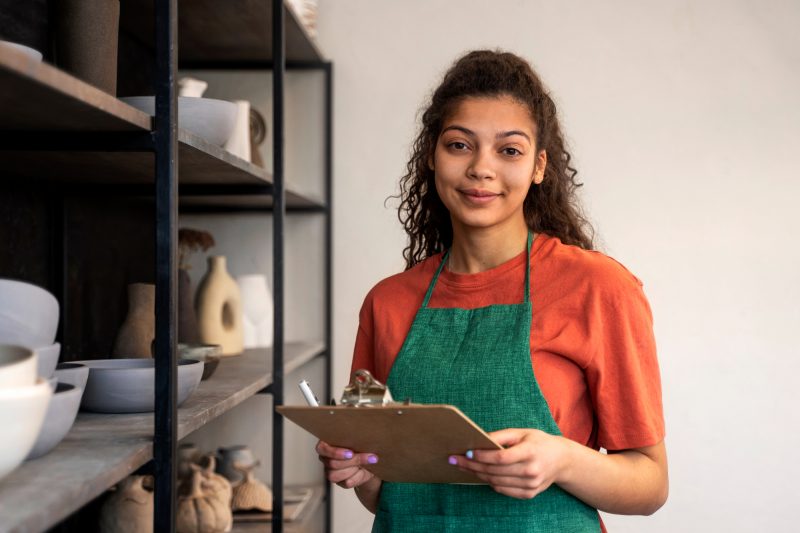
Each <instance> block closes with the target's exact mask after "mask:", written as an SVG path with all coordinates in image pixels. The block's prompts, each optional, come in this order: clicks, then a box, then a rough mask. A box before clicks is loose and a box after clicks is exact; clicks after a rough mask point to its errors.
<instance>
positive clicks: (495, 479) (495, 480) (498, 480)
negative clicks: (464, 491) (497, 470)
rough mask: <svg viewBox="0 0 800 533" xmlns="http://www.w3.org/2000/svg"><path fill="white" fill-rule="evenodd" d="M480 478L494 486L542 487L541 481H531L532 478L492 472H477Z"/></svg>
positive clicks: (533, 488) (514, 487)
mask: <svg viewBox="0 0 800 533" xmlns="http://www.w3.org/2000/svg"><path fill="white" fill-rule="evenodd" d="M476 475H477V476H478V478H479V479H481V480H483V481H485V482H486V483H488V484H489V485H491V486H492V487H506V488H513V489H527V490H537V489H540V488H541V484H540V483H536V482H534V481H531V479H530V478H523V477H518V476H496V475H492V474H476Z"/></svg>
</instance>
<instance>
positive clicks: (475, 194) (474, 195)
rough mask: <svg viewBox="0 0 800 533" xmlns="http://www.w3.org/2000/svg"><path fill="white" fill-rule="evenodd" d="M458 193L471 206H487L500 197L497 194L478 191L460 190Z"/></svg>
mask: <svg viewBox="0 0 800 533" xmlns="http://www.w3.org/2000/svg"><path fill="white" fill-rule="evenodd" d="M458 192H459V193H461V195H462V196H463V197H464V198H465V199H466V200H467V201H468V202H471V203H473V204H487V203H489V202H491V201H492V200H494V199H495V198H497V197H498V196H500V194H499V193H496V192H491V191H484V190H479V189H460V190H459V191H458Z"/></svg>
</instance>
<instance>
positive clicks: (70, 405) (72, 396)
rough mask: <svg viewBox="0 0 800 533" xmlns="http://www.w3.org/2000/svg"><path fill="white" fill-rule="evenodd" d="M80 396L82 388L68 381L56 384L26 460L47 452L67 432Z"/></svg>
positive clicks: (72, 422)
mask: <svg viewBox="0 0 800 533" xmlns="http://www.w3.org/2000/svg"><path fill="white" fill-rule="evenodd" d="M81 396H83V389H79V388H77V387H75V386H74V385H70V384H69V383H59V384H58V387H57V388H56V391H55V394H53V398H52V399H51V400H50V404H49V405H48V407H47V413H46V414H45V416H44V423H43V424H42V429H41V431H39V436H38V437H37V438H36V443H35V444H34V445H33V449H32V450H31V451H30V453H29V454H28V457H27V458H26V460H28V459H36V458H37V457H41V456H42V455H44V454H46V453H48V452H49V451H50V450H52V449H53V448H55V447H56V446H57V445H58V443H59V442H61V441H62V439H63V438H64V437H65V436H66V435H67V433H69V430H70V428H71V427H72V424H74V423H75V417H76V416H77V415H78V408H79V407H80V405H81Z"/></svg>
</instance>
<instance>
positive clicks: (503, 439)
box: [489, 428, 528, 446]
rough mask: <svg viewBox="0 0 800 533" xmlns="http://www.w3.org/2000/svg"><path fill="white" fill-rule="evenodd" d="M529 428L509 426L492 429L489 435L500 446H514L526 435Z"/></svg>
mask: <svg viewBox="0 0 800 533" xmlns="http://www.w3.org/2000/svg"><path fill="white" fill-rule="evenodd" d="M527 431H528V430H527V429H520V428H508V429H501V430H499V431H492V432H491V433H489V436H490V437H491V438H492V440H493V441H495V442H496V443H497V444H499V445H500V446H513V445H514V444H516V443H518V442H519V441H521V440H522V439H523V437H525V433H526V432H527Z"/></svg>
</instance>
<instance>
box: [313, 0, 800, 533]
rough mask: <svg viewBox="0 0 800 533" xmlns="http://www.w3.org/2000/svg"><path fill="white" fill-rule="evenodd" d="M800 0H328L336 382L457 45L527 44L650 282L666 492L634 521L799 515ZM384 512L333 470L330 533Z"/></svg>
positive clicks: (325, 40)
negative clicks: (661, 503) (420, 133)
mask: <svg viewBox="0 0 800 533" xmlns="http://www.w3.org/2000/svg"><path fill="white" fill-rule="evenodd" d="M798 23H800V3H798V2H796V1H794V0H784V1H780V0H767V1H762V2H758V3H756V2H752V1H745V0H726V1H723V0H716V1H714V0H703V1H689V0H673V1H669V2H664V1H658V2H656V1H645V2H641V1H634V0H627V1H623V0H614V1H606V2H600V3H598V2H589V1H584V2H579V1H575V0H570V1H561V2H545V1H540V0H537V1H522V0H493V1H492V2H488V1H477V0H461V1H459V2H455V1H447V0H403V1H402V2H400V1H391V0H322V1H321V2H320V14H319V23H318V27H319V41H320V45H321V47H322V49H323V50H324V51H325V53H326V54H328V56H329V57H330V59H332V60H333V62H334V74H335V132H334V140H335V184H336V185H335V190H334V202H335V204H334V208H335V215H334V223H335V228H334V229H335V248H334V250H335V252H334V253H335V262H334V265H335V284H334V285H335V287H334V289H335V292H334V302H335V307H334V312H335V335H334V338H335V342H334V348H335V354H336V356H337V359H336V373H335V376H334V378H335V387H336V388H340V387H342V386H343V385H344V384H345V382H346V380H347V374H348V371H349V358H350V354H351V351H352V346H353V339H354V335H355V332H356V327H357V313H358V309H359V307H360V305H361V301H362V298H363V297H364V295H365V294H366V292H367V291H368V290H369V288H370V287H371V286H372V285H373V284H374V283H375V282H376V281H378V280H379V279H381V278H383V277H385V276H387V275H389V274H392V273H394V272H397V271H399V270H401V269H402V266H403V263H402V258H401V250H402V248H403V245H404V242H405V241H404V235H403V234H402V231H401V228H400V225H399V223H398V222H397V219H396V214H395V211H394V209H393V208H394V206H396V202H392V203H390V205H389V207H388V208H384V205H383V201H384V199H385V198H386V197H387V196H389V195H391V194H394V193H395V192H396V190H397V186H396V184H397V180H398V178H399V176H400V175H401V174H402V173H403V167H404V164H405V161H406V157H407V155H408V149H409V144H410V141H411V138H412V135H413V132H414V131H415V127H416V126H415V117H416V112H417V110H418V109H419V107H420V105H421V104H422V103H423V101H424V98H425V96H426V95H427V94H428V93H429V91H430V90H431V89H432V88H433V87H434V85H435V84H436V82H437V81H438V79H439V77H440V76H441V74H442V72H443V70H444V69H445V68H447V66H448V65H449V64H450V63H451V62H452V61H453V60H454V59H455V58H456V57H457V56H458V55H460V54H461V53H462V52H464V51H466V50H468V49H472V48H478V47H502V48H506V49H509V50H512V51H515V52H517V53H520V54H522V55H524V56H526V57H527V58H529V59H530V60H531V61H532V62H533V63H534V65H535V67H536V68H537V70H538V71H539V73H540V74H541V75H542V77H543V78H544V80H545V81H546V83H548V84H549V86H550V88H551V89H552V90H553V92H554V93H555V95H556V96H557V102H558V104H559V106H560V111H561V113H562V118H563V121H564V128H565V130H566V132H567V135H568V138H569V141H570V144H571V146H572V149H573V154H574V155H575V157H576V161H577V165H578V168H579V170H580V176H582V178H583V180H584V181H585V183H586V186H585V188H584V195H585V198H586V202H587V207H588V208H589V211H590V214H591V216H592V219H593V220H594V222H595V224H596V227H597V229H598V230H599V235H600V237H601V238H602V242H601V245H602V246H603V249H604V250H605V251H606V252H607V253H609V254H610V255H613V256H614V257H616V258H617V259H619V260H620V261H622V262H623V263H625V264H626V265H627V266H628V267H629V268H630V269H631V270H632V271H633V272H635V273H636V274H637V275H638V276H639V277H640V278H641V279H643V280H644V282H645V289H646V292H647V294H648V296H649V298H650V301H651V304H652V307H653V309H654V313H655V318H656V335H657V339H658V345H659V352H660V361H661V368H662V374H663V382H664V400H665V411H666V419H667V446H668V451H669V457H670V477H671V496H670V499H669V501H668V503H667V504H666V506H665V507H664V508H663V509H662V510H661V511H659V512H658V513H657V514H656V515H655V516H653V517H649V518H630V517H607V518H606V520H607V524H608V526H609V529H610V530H611V531H614V532H626V531H631V532H632V531H654V532H674V531H692V532H694V531H697V532H704V531H727V532H745V531H747V532H751V531H790V530H796V529H795V528H792V527H791V526H790V520H791V519H792V518H794V513H793V512H792V511H791V509H794V508H796V506H797V502H798V501H800V488H799V487H800V484H798V481H797V480H798V479H800V461H797V460H796V450H797V449H798V447H800V432H799V431H798V427H800V417H799V416H798V414H797V405H798V403H800V402H798V401H797V400H798V397H797V394H796V393H795V392H794V391H795V390H796V386H795V385H796V381H797V376H798V373H799V372H800V357H798V355H800V353H799V351H798V349H797V347H796V346H797V345H796V341H795V338H794V336H795V334H796V333H797V331H798V330H800V303H799V302H800V281H798V272H800V251H798V250H797V248H796V247H795V243H796V239H797V236H798V235H800V231H798V230H800V223H798V219H797V218H796V217H795V215H794V212H793V211H794V210H793V209H792V208H793V207H795V203H796V202H797V200H798V199H799V198H800V164H798V159H797V155H796V153H797V150H798V147H799V146H800V97H799V96H798V95H800V69H798V65H800V33H798V32H797V31H796V27H797V25H798ZM370 523H371V518H370V515H368V514H367V513H366V512H364V511H363V510H360V508H359V506H358V504H357V502H356V501H355V497H354V496H353V495H352V493H351V492H346V491H343V490H341V489H338V488H337V489H336V493H335V531H337V532H340V533H344V532H348V533H349V532H358V531H368V530H369V524H370Z"/></svg>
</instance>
